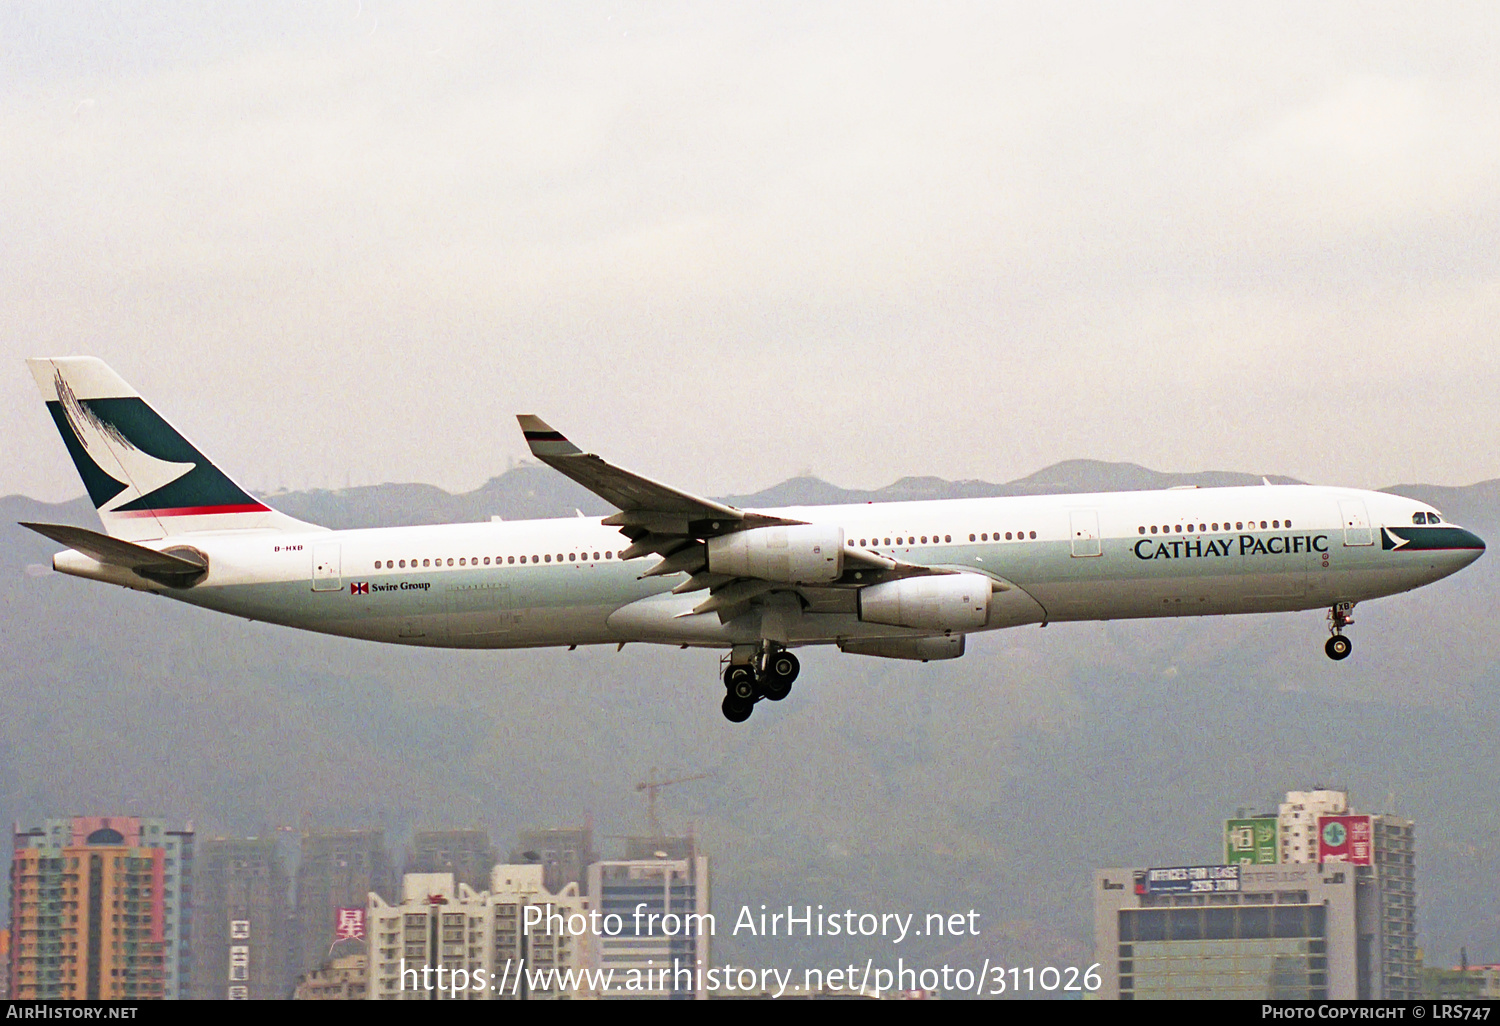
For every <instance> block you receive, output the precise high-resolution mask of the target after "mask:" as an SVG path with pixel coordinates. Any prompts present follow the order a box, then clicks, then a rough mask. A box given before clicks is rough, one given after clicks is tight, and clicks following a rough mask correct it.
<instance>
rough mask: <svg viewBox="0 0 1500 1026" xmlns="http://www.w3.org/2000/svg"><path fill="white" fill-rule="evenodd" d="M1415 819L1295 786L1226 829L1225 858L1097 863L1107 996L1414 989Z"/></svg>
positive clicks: (1375, 995) (1393, 996)
mask: <svg viewBox="0 0 1500 1026" xmlns="http://www.w3.org/2000/svg"><path fill="white" fill-rule="evenodd" d="M1414 839H1415V829H1414V827H1413V825H1412V823H1411V821H1410V820H1405V819H1400V818H1397V817H1395V816H1390V815H1362V814H1358V813H1355V812H1352V811H1351V808H1350V803H1349V796H1348V794H1347V792H1344V791H1338V790H1327V789H1319V790H1314V791H1290V792H1288V793H1287V795H1286V800H1285V801H1283V802H1282V803H1281V804H1280V807H1279V809H1278V811H1277V813H1276V815H1275V816H1274V817H1271V816H1262V815H1253V814H1248V813H1246V812H1244V811H1243V810H1242V811H1241V813H1240V815H1239V816H1238V817H1236V818H1234V819H1230V820H1228V821H1226V823H1225V826H1224V851H1225V862H1226V863H1229V864H1227V865H1193V866H1176V867H1147V868H1133V869H1107V870H1101V871H1099V873H1098V874H1097V875H1096V877H1095V884H1096V889H1095V898H1094V915H1095V920H1094V922H1095V931H1094V932H1095V939H1096V942H1097V944H1098V948H1097V957H1098V958H1099V961H1100V963H1101V966H1102V973H1101V975H1102V977H1103V979H1104V981H1105V986H1104V994H1105V996H1118V997H1122V998H1146V997H1246V998H1287V999H1292V998H1300V999H1305V1000H1317V999H1324V998H1327V999H1384V1000H1415V999H1417V998H1419V997H1420V996H1421V979H1420V962H1419V960H1418V954H1417V948H1416V882H1415V867H1414V863H1415V850H1414Z"/></svg>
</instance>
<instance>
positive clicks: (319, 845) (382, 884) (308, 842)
mask: <svg viewBox="0 0 1500 1026" xmlns="http://www.w3.org/2000/svg"><path fill="white" fill-rule="evenodd" d="M395 883H396V880H395V873H394V871H393V869H392V867H391V858H390V855H389V854H388V853H387V852H386V850H385V832H384V831H383V830H335V831H326V832H315V831H309V832H307V833H304V834H303V835H302V851H301V856H300V858H299V859H298V862H297V911H296V923H297V931H298V939H297V945H296V949H295V950H296V966H295V968H296V971H298V972H304V971H306V970H308V969H316V968H317V967H319V966H320V965H322V964H323V963H324V962H325V961H327V960H328V959H329V957H331V955H332V953H333V952H332V949H333V944H334V941H335V939H336V937H337V936H338V934H337V928H338V917H339V909H341V908H360V909H362V908H365V907H366V906H367V905H368V900H369V895H370V894H371V893H372V892H373V893H375V894H379V895H380V896H381V897H383V898H386V899H389V898H390V897H391V896H392V895H393V894H394V893H395Z"/></svg>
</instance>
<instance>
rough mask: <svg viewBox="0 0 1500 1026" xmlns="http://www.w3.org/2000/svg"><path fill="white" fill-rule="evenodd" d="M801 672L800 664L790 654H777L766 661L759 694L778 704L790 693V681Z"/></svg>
mask: <svg viewBox="0 0 1500 1026" xmlns="http://www.w3.org/2000/svg"><path fill="white" fill-rule="evenodd" d="M801 670H802V664H801V663H799V662H798V661H797V657H796V656H794V655H792V654H791V653H790V652H777V653H776V654H775V655H773V656H771V658H770V659H768V660H767V661H766V672H765V675H764V676H762V677H761V679H760V693H761V694H762V695H764V696H766V697H767V698H769V699H770V700H771V701H773V702H779V701H781V700H782V699H783V698H785V697H786V696H787V695H789V694H791V693H792V681H794V680H796V679H797V674H798V673H800V672H801Z"/></svg>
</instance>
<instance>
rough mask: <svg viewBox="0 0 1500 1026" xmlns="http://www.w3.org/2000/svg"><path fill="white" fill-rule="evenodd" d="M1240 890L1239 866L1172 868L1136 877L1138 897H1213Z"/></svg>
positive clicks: (1153, 870) (1148, 872)
mask: <svg viewBox="0 0 1500 1026" xmlns="http://www.w3.org/2000/svg"><path fill="white" fill-rule="evenodd" d="M1239 889H1240V867H1239V866H1172V867H1169V868H1165V869H1148V870H1146V871H1145V872H1144V873H1140V874H1138V875H1137V878H1136V881H1135V893H1137V894H1212V893H1215V892H1220V893H1222V892H1224V891H1238V890H1239Z"/></svg>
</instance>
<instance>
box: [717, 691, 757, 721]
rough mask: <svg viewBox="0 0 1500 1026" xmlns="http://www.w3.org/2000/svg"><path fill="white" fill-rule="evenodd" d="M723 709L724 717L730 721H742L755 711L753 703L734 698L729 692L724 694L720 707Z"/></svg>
mask: <svg viewBox="0 0 1500 1026" xmlns="http://www.w3.org/2000/svg"><path fill="white" fill-rule="evenodd" d="M720 708H722V709H723V710H724V718H725V719H726V720H728V721H729V722H730V723H744V722H745V721H746V720H748V719H749V718H750V714H751V713H752V712H754V711H755V703H754V702H748V701H745V700H743V699H739V698H735V697H734V695H732V694H729V695H725V696H724V704H723V705H722V706H721V707H720Z"/></svg>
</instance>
